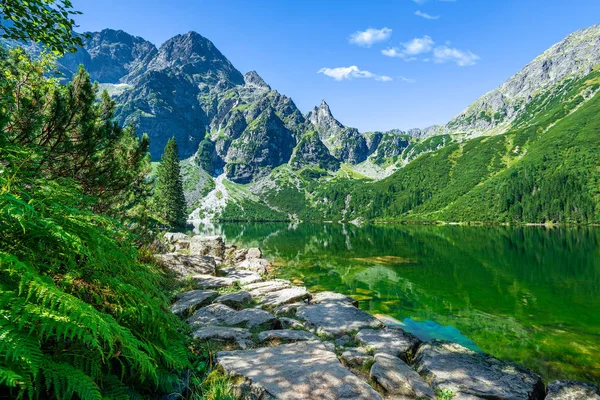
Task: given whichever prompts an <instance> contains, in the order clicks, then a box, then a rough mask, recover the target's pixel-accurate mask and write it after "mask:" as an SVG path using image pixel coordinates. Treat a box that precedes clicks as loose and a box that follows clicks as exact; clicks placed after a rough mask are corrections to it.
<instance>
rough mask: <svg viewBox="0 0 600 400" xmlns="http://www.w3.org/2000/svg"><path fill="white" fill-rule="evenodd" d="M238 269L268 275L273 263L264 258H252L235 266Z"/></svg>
mask: <svg viewBox="0 0 600 400" xmlns="http://www.w3.org/2000/svg"><path fill="white" fill-rule="evenodd" d="M235 267H236V268H238V269H247V270H250V271H255V272H258V273H259V274H263V275H264V274H266V273H267V272H269V268H271V263H270V262H268V261H267V260H265V259H264V258H252V259H245V260H244V261H242V262H240V263H238V264H236V265H235Z"/></svg>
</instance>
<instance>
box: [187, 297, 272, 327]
mask: <svg viewBox="0 0 600 400" xmlns="http://www.w3.org/2000/svg"><path fill="white" fill-rule="evenodd" d="M187 323H188V324H189V325H190V327H192V328H199V327H203V326H243V327H246V328H256V327H263V328H266V329H271V328H279V327H280V326H281V323H280V322H279V320H278V319H277V317H275V316H274V315H273V314H271V313H270V312H268V311H265V310H260V309H257V308H247V309H245V310H241V311H236V310H234V309H233V308H231V307H228V306H226V305H225V304H220V303H214V304H211V305H208V306H206V307H202V308H200V309H199V310H198V311H196V312H195V313H194V314H193V315H192V316H191V317H190V318H188V320H187Z"/></svg>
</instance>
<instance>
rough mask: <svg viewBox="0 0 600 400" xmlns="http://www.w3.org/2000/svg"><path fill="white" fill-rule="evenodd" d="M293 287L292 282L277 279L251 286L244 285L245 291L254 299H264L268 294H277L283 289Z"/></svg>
mask: <svg viewBox="0 0 600 400" xmlns="http://www.w3.org/2000/svg"><path fill="white" fill-rule="evenodd" d="M290 287H292V285H290V281H285V280H281V279H276V280H272V281H265V282H257V283H252V284H250V285H244V288H243V289H244V290H245V291H247V292H249V293H250V294H251V295H252V297H262V296H264V295H265V294H267V293H271V292H275V291H277V290H281V289H287V288H290Z"/></svg>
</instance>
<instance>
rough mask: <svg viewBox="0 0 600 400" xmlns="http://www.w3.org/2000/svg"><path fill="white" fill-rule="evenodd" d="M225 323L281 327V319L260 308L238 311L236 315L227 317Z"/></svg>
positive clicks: (272, 327) (270, 327)
mask: <svg viewBox="0 0 600 400" xmlns="http://www.w3.org/2000/svg"><path fill="white" fill-rule="evenodd" d="M224 325H232V326H237V325H241V326H244V327H247V328H258V327H261V328H265V329H277V328H280V327H281V323H280V322H279V320H278V319H277V318H276V317H275V316H274V315H273V314H271V313H270V312H268V311H265V310H261V309H258V308H247V309H245V310H241V311H238V312H237V313H236V314H235V315H233V316H231V317H230V318H227V320H225V323H224Z"/></svg>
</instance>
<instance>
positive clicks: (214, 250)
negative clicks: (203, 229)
mask: <svg viewBox="0 0 600 400" xmlns="http://www.w3.org/2000/svg"><path fill="white" fill-rule="evenodd" d="M190 254H192V255H200V256H214V257H221V258H223V257H224V256H225V242H223V238H222V237H221V236H193V237H192V239H191V241H190Z"/></svg>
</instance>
